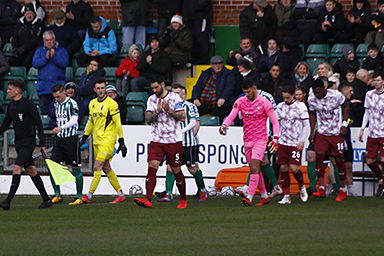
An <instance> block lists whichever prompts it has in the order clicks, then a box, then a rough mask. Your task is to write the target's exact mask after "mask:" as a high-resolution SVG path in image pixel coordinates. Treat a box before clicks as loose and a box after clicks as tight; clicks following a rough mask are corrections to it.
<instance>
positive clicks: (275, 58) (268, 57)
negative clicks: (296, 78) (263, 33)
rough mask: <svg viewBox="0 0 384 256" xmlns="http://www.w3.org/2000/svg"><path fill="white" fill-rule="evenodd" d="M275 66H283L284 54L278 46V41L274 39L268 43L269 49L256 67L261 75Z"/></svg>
mask: <svg viewBox="0 0 384 256" xmlns="http://www.w3.org/2000/svg"><path fill="white" fill-rule="evenodd" d="M273 64H279V65H280V67H282V66H283V54H282V53H281V51H280V49H279V47H278V46H277V41H276V39H274V38H270V39H268V41H267V49H266V50H265V52H264V54H263V55H262V56H261V57H260V59H259V62H258V63H257V65H256V70H257V71H258V72H261V73H263V72H264V73H266V72H268V71H269V70H270V68H271V67H272V65H273Z"/></svg>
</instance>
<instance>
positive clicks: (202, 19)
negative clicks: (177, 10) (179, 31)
mask: <svg viewBox="0 0 384 256" xmlns="http://www.w3.org/2000/svg"><path fill="white" fill-rule="evenodd" d="M211 11H212V9H211V0H199V1H183V8H182V15H183V17H184V19H185V24H186V25H187V28H188V29H189V31H191V33H192V39H193V46H192V51H191V57H192V63H194V64H205V63H206V62H207V60H208V59H207V58H208V57H207V56H208V55H209V35H210V30H211Z"/></svg>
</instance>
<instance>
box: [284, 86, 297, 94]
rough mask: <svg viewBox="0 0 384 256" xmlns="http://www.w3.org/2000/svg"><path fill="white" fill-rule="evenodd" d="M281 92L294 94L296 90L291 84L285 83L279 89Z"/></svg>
mask: <svg viewBox="0 0 384 256" xmlns="http://www.w3.org/2000/svg"><path fill="white" fill-rule="evenodd" d="M281 91H282V92H285V93H289V94H291V95H294V94H295V91H296V87H295V86H292V85H285V86H283V88H282V89H281Z"/></svg>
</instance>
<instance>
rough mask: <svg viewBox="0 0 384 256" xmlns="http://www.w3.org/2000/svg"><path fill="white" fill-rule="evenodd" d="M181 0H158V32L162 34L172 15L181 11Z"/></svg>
mask: <svg viewBox="0 0 384 256" xmlns="http://www.w3.org/2000/svg"><path fill="white" fill-rule="evenodd" d="M181 6H182V0H160V1H159V4H158V7H157V11H158V15H159V32H158V35H159V36H160V35H162V34H163V33H164V31H165V30H166V29H167V27H168V25H169V23H170V22H171V19H172V17H173V15H175V14H176V13H181Z"/></svg>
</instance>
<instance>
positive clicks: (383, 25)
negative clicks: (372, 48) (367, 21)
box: [365, 0, 384, 49]
mask: <svg viewBox="0 0 384 256" xmlns="http://www.w3.org/2000/svg"><path fill="white" fill-rule="evenodd" d="M377 6H378V9H377V10H376V11H375V12H373V13H372V17H371V26H370V29H369V30H370V31H369V32H368V33H367V35H366V36H365V43H367V44H375V45H377V47H378V48H379V49H381V48H382V47H383V45H384V30H383V29H384V1H383V0H379V1H377Z"/></svg>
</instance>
